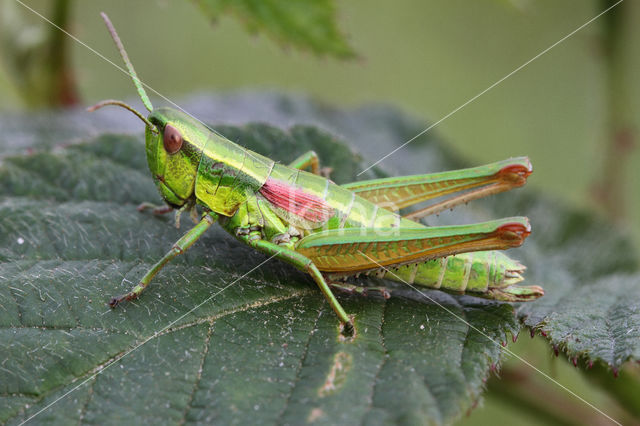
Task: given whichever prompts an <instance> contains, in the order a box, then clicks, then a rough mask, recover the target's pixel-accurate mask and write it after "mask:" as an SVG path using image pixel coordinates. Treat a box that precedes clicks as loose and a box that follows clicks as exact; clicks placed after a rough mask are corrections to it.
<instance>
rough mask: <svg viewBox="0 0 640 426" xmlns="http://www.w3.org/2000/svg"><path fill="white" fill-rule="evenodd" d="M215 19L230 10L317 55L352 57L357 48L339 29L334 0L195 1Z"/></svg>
mask: <svg viewBox="0 0 640 426" xmlns="http://www.w3.org/2000/svg"><path fill="white" fill-rule="evenodd" d="M194 1H195V2H196V3H197V4H198V5H199V6H200V8H201V9H202V11H203V12H204V13H205V14H207V15H208V16H209V17H211V19H213V20H215V19H218V18H219V17H220V15H221V14H223V13H230V14H232V15H234V16H235V17H237V18H238V19H240V20H241V21H242V22H243V23H244V25H245V27H246V28H247V30H248V31H250V32H252V33H258V32H264V33H266V34H268V35H269V36H270V37H272V38H274V39H275V40H276V41H277V42H279V43H281V44H283V45H292V46H294V47H296V48H299V49H305V50H310V51H311V52H313V53H315V54H316V55H331V56H334V57H336V58H343V59H346V58H352V57H354V56H355V53H354V51H353V49H352V48H351V47H350V46H349V44H348V43H347V41H346V40H345V37H344V35H343V34H342V33H341V32H340V30H338V27H337V25H336V22H335V6H334V4H333V3H334V2H333V0H295V1H286V0H257V1H256V0H241V1H237V0H232V1H231V0H194Z"/></svg>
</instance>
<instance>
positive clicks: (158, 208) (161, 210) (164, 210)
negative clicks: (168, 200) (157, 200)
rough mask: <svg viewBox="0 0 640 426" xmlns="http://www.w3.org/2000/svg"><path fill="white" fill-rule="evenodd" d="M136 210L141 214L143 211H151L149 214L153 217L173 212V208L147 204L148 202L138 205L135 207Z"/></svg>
mask: <svg viewBox="0 0 640 426" xmlns="http://www.w3.org/2000/svg"><path fill="white" fill-rule="evenodd" d="M136 209H137V210H138V211H139V212H141V213H142V212H144V211H145V210H151V213H153V214H154V215H161V214H166V213H169V212H170V211H173V207H171V206H169V205H166V204H165V205H163V206H157V205H155V204H152V203H148V202H144V203H140V204H139V205H138V207H136Z"/></svg>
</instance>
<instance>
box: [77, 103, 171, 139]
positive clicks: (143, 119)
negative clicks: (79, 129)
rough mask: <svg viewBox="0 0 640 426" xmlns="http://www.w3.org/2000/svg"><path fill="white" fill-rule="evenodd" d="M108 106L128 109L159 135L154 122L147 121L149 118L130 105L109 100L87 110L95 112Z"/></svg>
mask: <svg viewBox="0 0 640 426" xmlns="http://www.w3.org/2000/svg"><path fill="white" fill-rule="evenodd" d="M107 105H116V106H119V107H122V108H124V109H128V110H129V111H131V112H132V113H133V114H135V115H136V117H138V118H139V119H140V120H142V121H143V122H144V124H146V125H147V127H149V129H150V130H151V131H152V132H153V133H158V129H157V128H156V126H154V125H153V123H152V122H150V121H149V120H147V118H146V117H145V116H144V115H142V114H141V113H140V112H139V111H137V110H136V109H135V108H134V107H132V106H131V105H129V104H126V103H124V102H122V101H116V100H114V99H107V100H105V101H100V102H98V103H97V104H95V105H93V106H90V107H89V108H87V111H89V112H93V111H95V110H97V109H100V108H102V107H103V106H107Z"/></svg>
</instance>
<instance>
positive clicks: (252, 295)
mask: <svg viewBox="0 0 640 426" xmlns="http://www.w3.org/2000/svg"><path fill="white" fill-rule="evenodd" d="M196 104H198V105H200V111H201V112H203V111H204V113H202V114H200V115H199V116H200V117H202V116H207V115H208V116H212V115H213V113H212V111H215V112H219V111H223V113H226V114H229V115H228V116H226V117H224V118H225V119H228V120H230V121H235V122H241V121H243V120H244V119H245V117H247V116H255V117H268V118H269V120H270V121H271V122H274V123H283V122H292V121H294V122H295V121H298V122H313V123H315V124H316V125H317V126H316V127H311V126H294V127H292V128H290V129H289V130H287V131H283V130H280V129H278V128H276V127H272V126H270V125H265V124H249V125H243V126H239V127H238V126H235V127H231V126H217V129H218V130H220V131H222V133H223V134H225V135H227V136H228V137H229V138H231V139H232V140H235V141H238V142H239V143H241V144H242V145H244V146H247V147H248V148H251V149H254V150H256V151H258V152H261V153H263V154H266V155H269V156H270V157H272V158H276V159H278V160H280V161H282V162H287V161H290V160H291V159H293V158H294V157H295V156H296V155H298V154H300V153H302V152H305V151H306V150H309V149H314V150H316V151H317V152H318V153H319V155H320V157H321V160H322V162H323V164H324V165H328V166H331V167H333V168H334V172H333V175H332V177H333V178H334V179H335V180H336V181H337V182H338V183H342V182H346V181H350V180H354V179H355V178H356V176H357V174H358V173H359V172H360V171H361V170H362V169H364V168H365V167H367V166H368V165H369V164H370V161H364V160H363V159H362V157H361V156H360V155H357V154H354V153H353V152H352V150H351V149H350V148H347V147H346V146H345V145H344V144H343V142H341V141H340V140H338V139H337V138H336V137H334V136H332V135H331V134H339V135H342V136H343V137H345V138H347V140H348V141H349V144H350V145H351V146H355V147H357V149H359V150H360V151H361V152H362V153H363V154H366V155H371V158H372V159H373V160H375V159H376V158H379V157H380V156H382V155H383V154H386V153H388V152H389V151H390V150H391V149H392V148H393V147H395V146H397V145H399V144H400V143H402V142H404V140H406V139H408V138H410V137H411V136H413V135H415V134H416V133H417V132H418V131H420V130H421V127H420V126H418V125H417V124H416V123H415V122H414V121H412V120H409V119H407V118H406V117H403V116H402V115H399V114H397V113H396V112H394V111H393V110H389V109H386V108H378V107H369V108H365V109H361V110H357V111H350V112H346V111H342V110H338V109H334V108H331V107H328V106H326V105H319V104H315V103H311V102H308V101H305V100H301V99H299V98H292V97H281V96H274V95H266V96H262V95H251V96H244V95H241V96H237V97H230V98H229V97H227V98H222V99H216V100H214V101H211V100H207V101H205V102H204V104H205V105H204V106H203V102H202V100H200V101H199V103H198V102H196ZM221 105H224V106H225V108H221V107H220V106H221ZM189 110H198V108H189ZM243 114H244V115H243ZM121 118H122V112H120V111H117V110H112V111H111V112H109V111H104V112H101V114H93V115H89V114H85V113H83V112H80V113H65V114H64V115H62V114H55V115H51V116H50V115H45V114H42V115H35V116H34V115H31V116H29V117H16V116H13V117H0V126H1V127H2V128H3V129H5V130H4V131H3V134H2V135H1V136H0V138H2V139H0V146H3V147H4V150H5V153H6V154H5V155H4V157H3V158H2V163H1V164H0V217H1V218H2V220H0V334H2V335H1V336H0V353H1V354H3V356H2V359H3V360H5V361H4V362H3V363H1V364H0V401H1V403H0V420H1V421H8V422H9V423H19V422H20V421H22V420H24V419H26V418H28V417H29V416H31V415H34V414H36V413H38V412H39V411H40V410H42V409H44V408H47V407H48V406H49V404H52V403H53V405H51V406H50V407H48V408H47V409H46V410H45V411H44V412H42V413H41V414H39V415H38V417H36V419H38V420H39V421H41V422H44V421H53V422H57V423H68V422H79V421H80V422H94V423H96V422H97V423H105V422H113V423H116V422H121V421H123V420H124V421H127V420H128V421H130V419H132V418H135V419H136V421H141V422H142V421H146V422H162V423H179V422H180V421H185V422H195V421H199V422H207V423H230V422H238V423H240V422H251V423H255V422H258V421H259V422H261V423H300V422H303V421H309V422H311V421H313V422H316V423H338V422H339V423H348V424H353V423H363V422H367V423H434V424H443V423H451V422H452V421H454V420H455V419H457V418H459V417H460V416H462V415H463V414H464V413H466V412H467V411H468V410H470V409H471V408H472V407H473V406H474V405H475V404H476V403H477V401H478V398H479V397H480V396H481V393H482V390H483V387H484V385H483V381H484V380H485V379H486V378H487V376H488V375H489V374H490V371H491V369H492V366H493V364H498V363H499V360H500V356H501V352H502V351H501V345H499V344H496V342H498V343H501V342H506V341H507V340H508V338H509V334H513V335H515V334H517V333H518V330H519V327H520V325H519V323H518V321H517V318H516V316H515V315H514V308H513V307H512V306H511V305H508V304H502V303H497V302H490V301H485V300H480V299H476V298H472V297H469V296H451V295H448V294H445V293H441V292H438V291H435V290H427V291H425V293H426V294H427V295H428V296H429V297H430V298H433V299H435V300H436V301H437V302H438V303H440V304H442V305H443V306H445V307H446V308H447V309H449V310H450V311H452V312H453V313H455V314H456V315H458V316H460V317H462V318H463V319H465V320H466V321H468V322H469V324H471V325H472V326H474V327H476V328H477V330H480V331H482V333H484V334H486V336H483V335H482V334H480V333H479V332H478V331H477V330H474V329H472V328H470V327H469V326H468V325H466V324H465V323H463V322H462V321H460V319H458V318H456V317H454V316H452V315H451V314H450V313H448V312H446V311H444V310H443V309H442V308H441V307H440V306H438V305H436V304H434V303H433V302H431V301H429V300H426V299H425V298H424V297H422V296H421V295H420V294H417V293H415V292H414V291H411V290H410V289H407V290H403V291H399V293H400V294H399V296H395V295H394V297H392V298H391V299H389V300H386V301H385V300H384V299H382V298H381V297H377V296H370V297H367V298H364V297H358V296H345V295H339V298H340V300H341V302H342V303H343V305H344V307H345V309H346V310H347V312H349V313H351V314H355V315H356V319H357V328H358V335H357V337H356V338H355V340H354V341H353V342H343V341H341V340H340V339H339V332H338V327H337V320H336V318H335V315H334V314H333V312H332V311H331V309H330V308H329V307H328V305H327V303H326V302H325V300H324V298H323V297H322V295H321V294H320V292H319V291H318V290H317V288H316V287H315V285H314V283H313V281H311V280H310V279H309V278H308V277H306V276H305V275H304V274H302V273H300V272H298V271H297V270H295V269H294V268H292V267H290V266H288V265H285V264H283V263H280V262H278V261H275V260H273V261H268V262H267V263H266V264H264V265H263V266H261V267H259V268H257V269H256V270H255V271H253V272H251V273H249V274H248V275H247V276H244V274H246V273H247V272H249V271H251V269H252V268H254V267H256V266H258V265H260V263H261V262H263V261H265V260H266V259H267V258H266V257H265V256H263V255H261V254H259V253H256V252H254V251H252V250H249V249H248V248H246V247H244V246H243V245H241V244H240V243H239V242H238V241H236V240H235V239H234V238H232V237H231V236H229V235H227V234H226V233H224V232H223V231H221V230H220V229H219V228H218V227H214V228H212V229H211V230H210V231H208V232H207V234H206V235H205V236H204V237H203V238H202V240H200V241H199V242H198V243H197V244H196V245H195V246H194V247H193V248H191V249H190V250H189V251H188V252H187V253H186V255H184V256H181V257H179V258H177V259H175V261H173V262H171V263H170V264H169V265H168V266H167V267H166V268H165V269H164V270H163V271H162V272H161V273H160V274H159V275H158V276H157V277H156V278H155V279H154V281H153V282H152V284H151V286H150V287H149V289H147V291H146V292H145V293H144V294H143V296H142V297H141V299H140V300H138V301H136V302H134V303H129V304H126V305H123V306H121V307H119V308H118V309H116V310H114V311H111V310H110V309H109V308H108V307H107V306H106V302H107V301H108V300H109V298H110V297H111V296H113V295H116V294H120V293H122V292H124V291H127V290H128V289H129V288H130V287H131V286H132V285H133V283H135V282H136V280H138V279H139V278H140V277H141V276H142V275H143V274H144V273H145V272H146V270H147V269H148V268H149V267H150V266H151V264H153V262H155V261H156V260H157V259H158V258H159V257H160V256H162V255H163V254H164V253H165V252H166V250H168V249H169V248H170V246H171V244H172V243H173V242H175V241H176V240H177V239H178V238H179V237H180V235H181V233H182V232H184V229H185V228H188V227H189V226H190V224H189V223H188V222H187V220H186V218H183V229H182V230H181V231H179V230H176V229H175V228H174V227H173V226H172V217H153V216H151V215H148V214H140V213H138V212H137V211H136V209H135V207H136V205H137V204H138V203H140V202H143V201H152V202H158V201H159V198H158V195H157V192H156V190H155V188H154V187H153V185H152V183H151V179H150V177H149V176H148V171H147V167H146V160H145V158H144V148H143V144H142V140H141V136H139V133H140V130H141V129H140V128H139V124H138V123H136V121H132V122H133V123H135V124H134V125H132V126H133V127H131V126H130V125H129V124H127V123H123V122H122V121H121ZM127 126H129V127H127ZM135 126H137V127H135ZM121 127H122V128H123V129H128V128H131V129H137V132H138V133H137V134H136V136H124V135H108V134H105V135H102V136H99V137H97V138H95V139H92V140H89V139H88V138H87V142H79V143H78V139H82V138H86V136H87V135H89V134H92V133H95V132H97V131H98V130H97V129H105V128H112V129H113V128H121ZM318 127H321V128H325V129H329V130H330V131H331V133H327V132H326V131H322V130H319V129H318ZM67 135H70V136H73V137H74V138H75V139H76V143H73V144H71V145H68V146H67V145H66V140H67V139H66V138H68V136H67ZM60 145H63V146H60ZM28 146H31V147H33V148H35V151H29V152H27V153H24V152H23V150H24V148H26V147H28ZM464 164H465V162H464V161H463V160H461V159H460V158H458V157H456V156H454V155H452V154H451V152H450V151H449V150H448V149H447V148H446V146H444V145H442V144H441V143H439V142H438V141H437V140H435V139H433V138H432V137H430V138H428V139H427V138H425V139H421V140H416V141H415V142H414V143H412V144H410V145H409V146H407V147H406V149H403V150H400V151H399V152H398V153H397V154H396V155H394V156H392V157H390V158H389V159H388V161H385V167H387V168H388V169H389V170H390V171H394V172H395V170H394V169H397V170H399V171H400V172H404V173H407V172H409V173H410V172H425V171H427V170H429V171H439V170H446V169H452V168H456V167H460V166H461V165H464ZM382 174H384V172H383V171H382V170H381V169H378V168H374V169H372V170H371V171H369V172H367V173H365V174H363V175H362V176H361V178H367V177H372V176H378V175H382ZM515 214H527V215H529V216H530V217H531V220H532V223H533V226H534V234H533V235H532V237H530V238H529V240H528V241H527V243H526V244H525V246H524V247H523V248H521V249H519V250H517V251H513V253H512V254H513V256H514V257H516V258H519V259H521V260H523V261H524V262H525V263H526V264H527V265H528V266H529V270H528V271H527V277H528V280H529V282H531V283H536V284H541V285H543V286H544V287H545V289H546V292H547V293H546V295H545V297H544V298H542V299H540V300H539V301H537V302H533V303H528V304H522V305H520V306H518V307H517V314H518V315H519V316H520V318H522V319H523V321H525V323H526V324H527V325H530V326H532V327H535V328H538V329H541V330H544V331H545V332H546V333H547V335H548V336H549V338H550V339H552V341H553V342H554V343H556V344H561V346H562V347H563V348H566V350H567V351H568V352H569V354H570V356H574V354H577V353H580V354H585V357H589V359H594V360H601V361H603V362H606V363H609V364H611V365H613V366H619V365H620V363H621V362H622V361H623V360H624V359H627V358H631V359H637V358H638V353H637V351H638V338H637V334H635V333H634V332H633V330H635V329H637V328H638V326H639V325H640V324H639V323H640V321H639V318H638V316H637V313H636V311H634V306H640V303H638V302H639V300H638V292H637V290H636V289H637V288H638V285H637V284H638V275H637V264H636V259H637V254H636V252H635V251H634V250H633V248H632V247H631V245H630V243H629V241H628V239H627V238H626V236H625V235H624V234H622V233H621V232H620V231H618V230H616V229H615V228H613V227H612V226H610V225H608V224H607V223H605V222H603V221H601V220H598V219H597V218H594V217H592V216H590V215H588V214H585V213H583V212H579V211H576V210H573V209H568V208H565V207H562V206H561V205H560V203H559V202H557V201H556V200H549V199H548V198H546V197H543V196H541V195H539V194H535V193H534V191H533V190H531V189H528V188H524V189H521V190H518V191H513V193H509V194H502V195H501V196H496V197H492V198H491V199H489V200H485V201H484V202H474V203H472V205H470V206H468V207H462V208H459V209H456V210H455V211H454V212H452V213H451V214H443V215H441V217H440V218H439V219H437V220H436V219H431V220H430V222H431V223H436V222H437V221H439V222H442V223H447V222H449V223H465V222H472V221H478V220H485V219H488V218H495V217H500V216H507V215H515ZM231 283H233V284H232V285H231V286H230V287H229V288H228V289H226V290H224V291H221V290H223V289H224V288H225V287H226V286H227V285H228V284H231ZM211 296H214V297H213V298H212V299H211V300H210V301H207V299H208V298H210V297H211ZM205 301H207V302H206V303H204V304H203V305H202V306H199V307H198V308H197V309H195V311H193V312H190V310H191V309H192V308H194V307H196V306H198V305H199V304H200V303H202V302H205ZM569 308H570V309H569ZM618 309H619V311H618ZM599 313H602V314H603V315H602V316H599V315H598V314H599ZM185 314H186V315H185ZM605 314H606V315H608V316H605ZM580 315H582V316H580ZM576 316H578V317H577V319H576ZM174 321H175V323H174ZM580 321H582V322H580ZM169 325H171V327H170V328H168V329H165V328H166V327H167V326H169ZM603 330H604V331H603ZM629 330H632V331H631V332H629ZM487 336H488V337H490V338H491V339H492V340H493V341H490V340H488V339H487ZM576 337H577V338H576ZM562 343H564V344H562ZM611 347H613V348H614V349H615V350H613V351H609V352H607V350H606V348H611ZM132 350H133V351H132ZM129 351H132V352H129ZM5 354H6V355H5ZM96 373H99V374H98V375H95V374H96ZM76 387H78V389H77V390H75V389H76ZM67 393H68V395H67ZM59 398H60V399H59ZM58 399H59V401H58Z"/></svg>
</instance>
